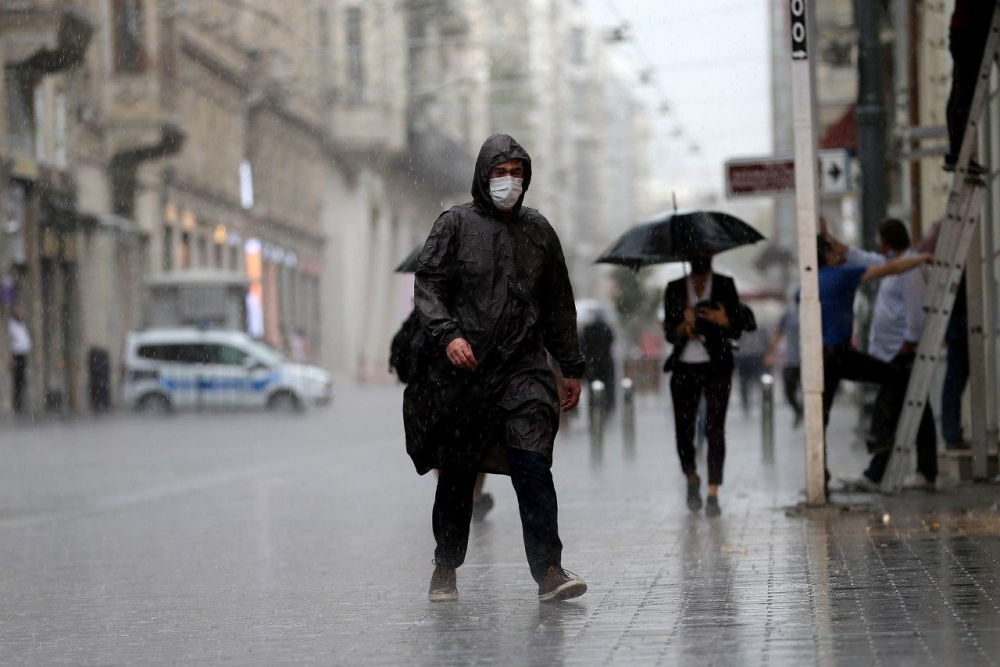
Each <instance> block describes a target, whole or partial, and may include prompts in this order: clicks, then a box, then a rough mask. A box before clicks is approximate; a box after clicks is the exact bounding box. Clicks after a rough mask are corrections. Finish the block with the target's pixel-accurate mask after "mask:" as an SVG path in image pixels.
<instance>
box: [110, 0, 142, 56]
mask: <svg viewBox="0 0 1000 667" xmlns="http://www.w3.org/2000/svg"><path fill="white" fill-rule="evenodd" d="M143 2H144V0H114V5H113V6H114V40H115V71H116V72H122V73H138V72H144V71H145V70H146V60H147V58H146V48H145V41H146V40H145V39H144V38H143V30H142V26H143V17H144V12H143Z"/></svg>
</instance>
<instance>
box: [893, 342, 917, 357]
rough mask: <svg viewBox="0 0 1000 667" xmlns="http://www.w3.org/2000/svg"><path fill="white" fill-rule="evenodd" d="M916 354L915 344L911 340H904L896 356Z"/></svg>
mask: <svg viewBox="0 0 1000 667" xmlns="http://www.w3.org/2000/svg"><path fill="white" fill-rule="evenodd" d="M916 352H917V344H916V343H915V342H913V341H912V340H906V341H903V344H902V345H900V346H899V352H898V353H897V354H916Z"/></svg>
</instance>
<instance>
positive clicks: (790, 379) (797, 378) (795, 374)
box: [781, 366, 802, 423]
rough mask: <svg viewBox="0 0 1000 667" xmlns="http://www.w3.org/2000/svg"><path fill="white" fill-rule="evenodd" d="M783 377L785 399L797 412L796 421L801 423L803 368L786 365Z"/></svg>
mask: <svg viewBox="0 0 1000 667" xmlns="http://www.w3.org/2000/svg"><path fill="white" fill-rule="evenodd" d="M781 377H782V386H784V388H785V400H787V401H788V405H790V406H792V410H793V411H794V412H795V423H799V422H800V421H802V394H801V393H800V392H799V389H800V388H801V386H802V368H801V367H799V366H785V368H784V369H783V370H782V371H781Z"/></svg>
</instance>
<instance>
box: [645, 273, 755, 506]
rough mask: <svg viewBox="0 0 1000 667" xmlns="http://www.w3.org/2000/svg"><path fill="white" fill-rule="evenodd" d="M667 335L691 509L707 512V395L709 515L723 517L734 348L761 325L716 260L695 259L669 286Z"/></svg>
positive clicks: (676, 427)
mask: <svg viewBox="0 0 1000 667" xmlns="http://www.w3.org/2000/svg"><path fill="white" fill-rule="evenodd" d="M663 312H664V320H663V331H664V334H665V335H666V338H667V341H669V342H670V343H672V344H673V346H674V349H673V352H671V354H670V357H669V358H668V359H667V363H666V365H665V366H664V371H666V372H671V373H673V376H672V377H671V378H670V396H671V398H672V399H673V404H674V433H675V436H676V439H677V455H678V457H679V458H680V462H681V471H682V472H683V473H684V475H685V476H686V478H687V505H688V509H690V510H691V511H692V512H697V511H699V510H700V509H701V508H702V499H701V491H700V486H701V478H700V477H698V472H697V467H696V465H695V449H694V431H695V422H696V418H697V413H698V402H699V400H700V399H701V396H702V395H704V396H705V402H706V405H707V413H706V417H705V433H706V435H707V439H708V498H707V500H706V502H705V513H706V514H707V515H708V516H710V517H717V516H719V515H720V514H721V513H722V509H721V507H720V505H719V487H720V486H721V485H722V479H723V475H722V469H723V465H724V463H725V459H726V411H727V409H728V407H729V395H730V392H731V391H732V386H733V366H734V361H733V345H732V341H733V340H735V339H737V338H739V337H740V335H741V334H742V333H743V332H744V331H753V330H754V329H756V328H757V323H756V321H755V320H754V317H753V311H751V310H750V309H749V308H748V307H747V306H744V305H743V304H741V303H740V300H739V296H738V295H737V293H736V283H735V282H734V281H733V279H732V278H730V277H728V276H723V275H721V274H718V273H714V272H713V271H712V256H711V255H702V256H699V257H694V258H692V260H691V274H690V275H689V276H687V277H685V278H681V279H679V280H675V281H673V282H671V283H669V284H668V285H667V289H666V292H665V293H664V305H663Z"/></svg>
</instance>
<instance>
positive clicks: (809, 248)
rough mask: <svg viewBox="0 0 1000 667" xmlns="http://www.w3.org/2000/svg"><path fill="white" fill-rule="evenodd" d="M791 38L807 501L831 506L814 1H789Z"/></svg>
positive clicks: (811, 503) (812, 503)
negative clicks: (822, 319) (825, 422)
mask: <svg viewBox="0 0 1000 667" xmlns="http://www.w3.org/2000/svg"><path fill="white" fill-rule="evenodd" d="M789 7H790V9H791V38H792V118H793V122H794V127H795V208H796V213H797V218H798V235H799V283H800V287H801V292H800V294H801V297H800V301H799V320H800V323H801V336H800V341H801V342H800V345H801V349H802V392H803V397H804V401H803V402H804V403H805V418H806V501H807V503H808V504H810V505H823V504H824V503H826V480H825V479H824V475H825V473H826V447H825V444H824V442H823V438H824V432H823V431H824V429H823V334H822V330H821V328H820V306H819V283H818V281H817V273H818V265H817V262H816V229H817V218H818V199H819V198H818V190H819V175H818V173H817V156H816V98H815V91H814V84H815V69H814V67H813V60H812V54H813V53H814V44H815V39H814V38H813V34H814V31H813V25H814V23H813V19H812V16H813V9H814V7H815V5H814V0H789Z"/></svg>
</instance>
